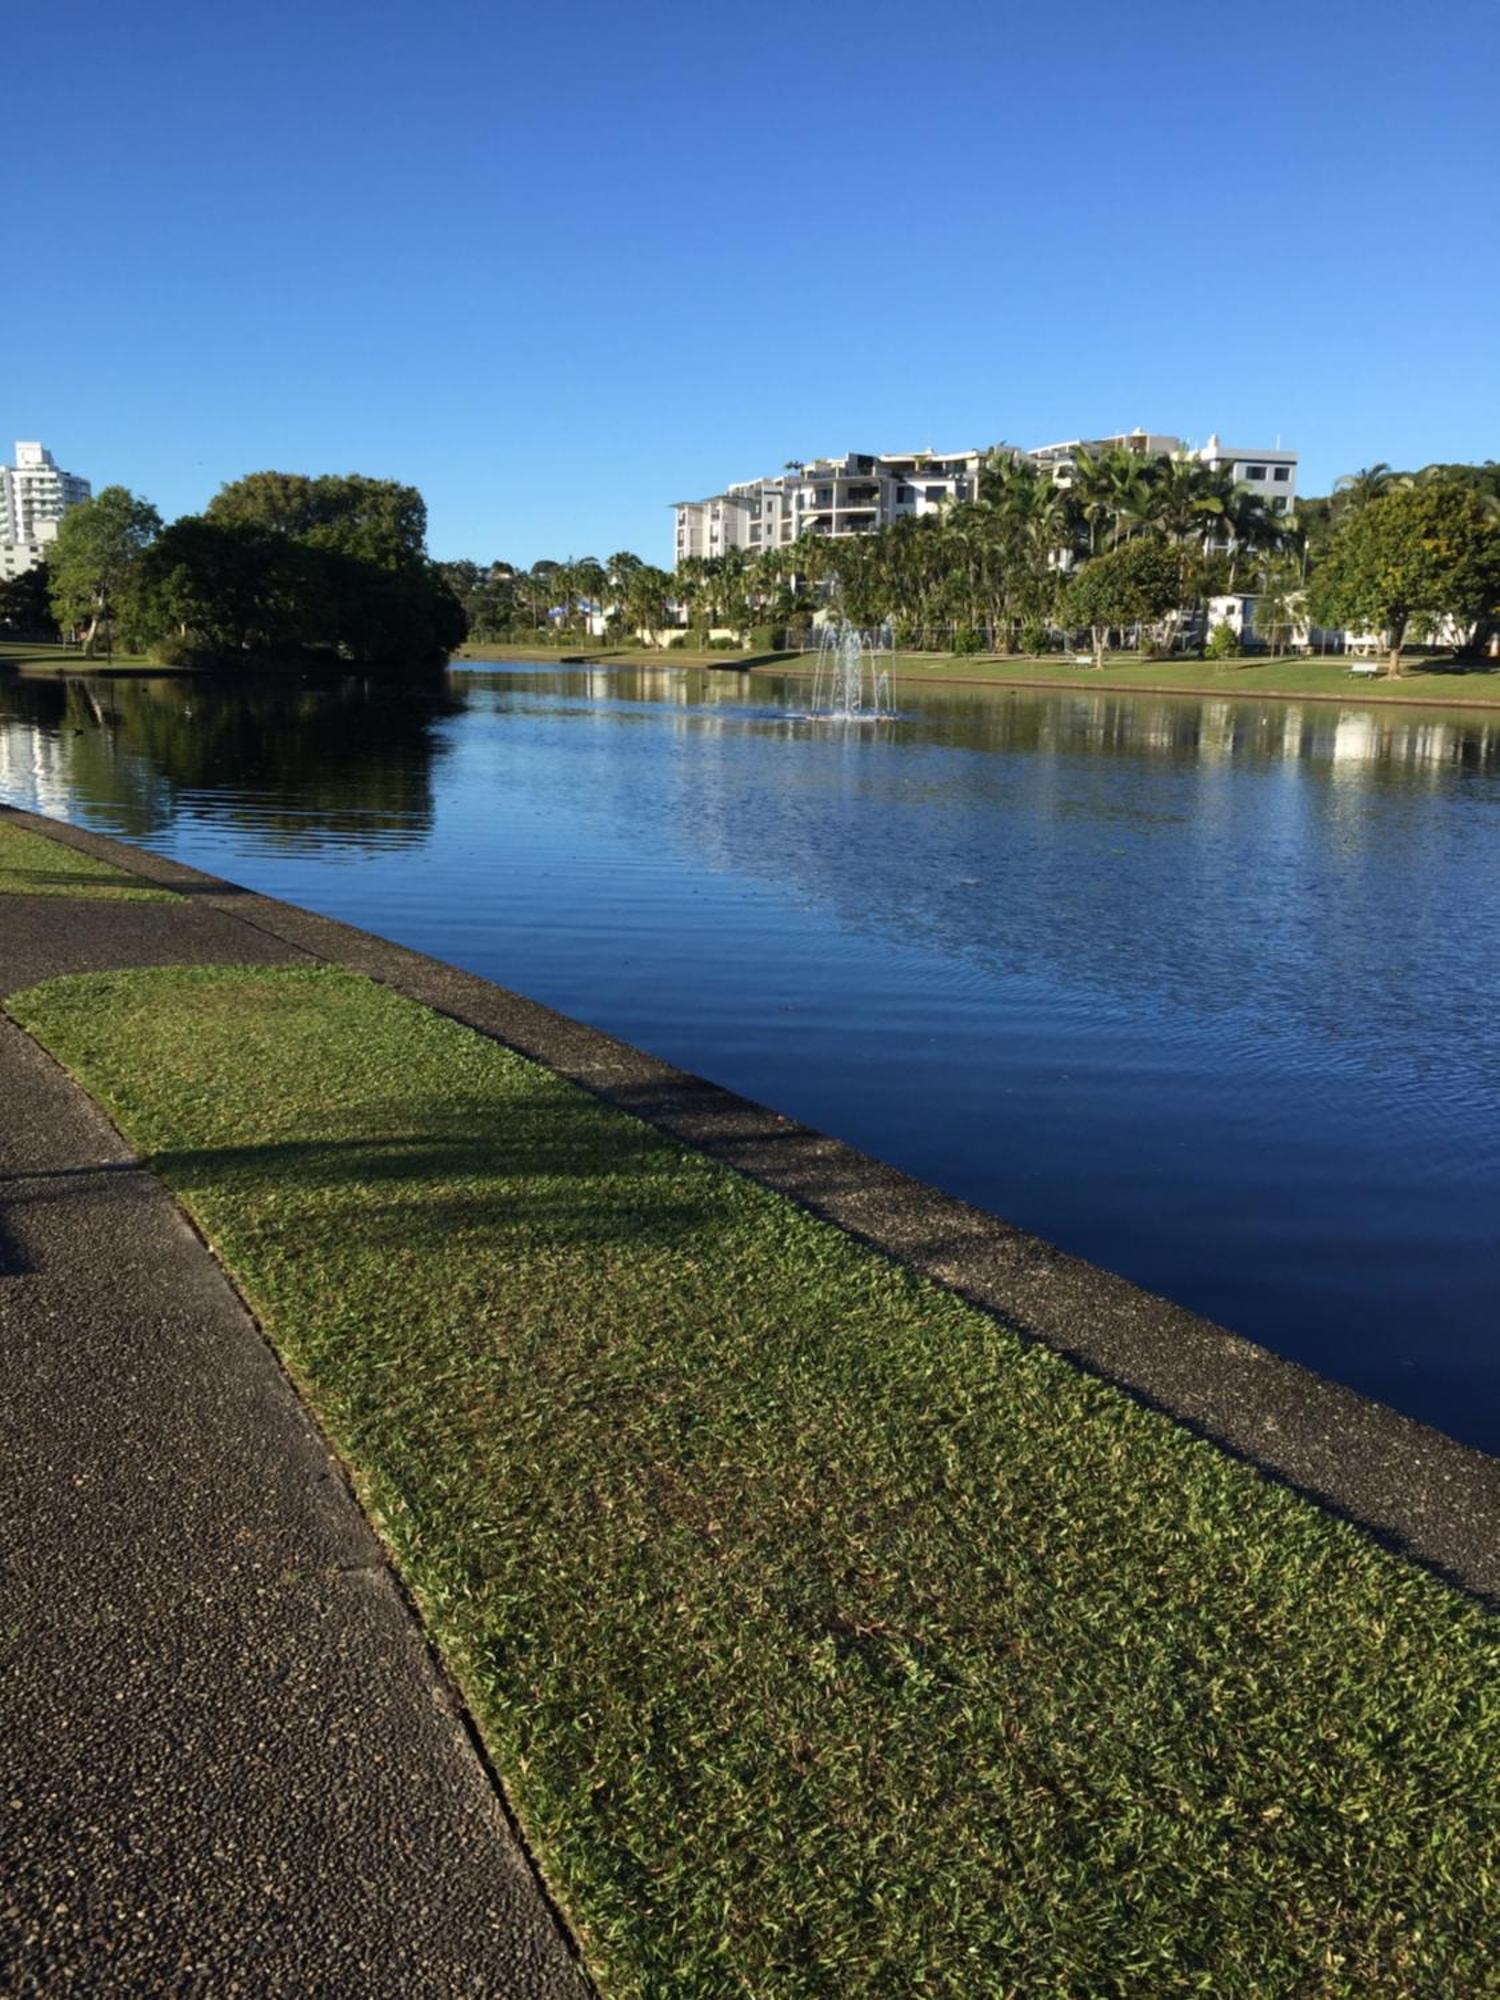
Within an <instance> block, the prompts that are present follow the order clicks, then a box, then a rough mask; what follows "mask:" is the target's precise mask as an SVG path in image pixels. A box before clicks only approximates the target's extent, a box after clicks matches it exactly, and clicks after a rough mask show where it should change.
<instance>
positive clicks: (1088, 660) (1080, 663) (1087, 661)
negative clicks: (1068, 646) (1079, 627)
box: [1073, 653, 1094, 667]
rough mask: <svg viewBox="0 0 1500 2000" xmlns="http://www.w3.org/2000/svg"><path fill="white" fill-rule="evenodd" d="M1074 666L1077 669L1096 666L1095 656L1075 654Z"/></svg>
mask: <svg viewBox="0 0 1500 2000" xmlns="http://www.w3.org/2000/svg"><path fill="white" fill-rule="evenodd" d="M1073 664H1074V666H1075V667H1091V666H1092V665H1093V664H1094V656H1093V654H1092V653H1075V654H1074V655H1073Z"/></svg>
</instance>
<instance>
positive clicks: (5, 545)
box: [0, 443, 93, 582]
mask: <svg viewBox="0 0 1500 2000" xmlns="http://www.w3.org/2000/svg"><path fill="white" fill-rule="evenodd" d="M92 492H93V488H92V487H91V486H90V485H89V482H88V481H87V480H86V479H80V478H79V477H78V476H77V474H76V473H72V472H64V471H62V470H61V468H60V467H59V466H57V465H56V464H55V463H54V461H53V457H52V454H51V452H50V451H48V450H47V448H46V446H45V445H40V444H22V443H18V444H17V446H16V462H15V464H14V465H0V582H4V581H6V580H7V579H9V578H10V577H13V576H19V575H20V574H21V572H22V571H23V570H28V569H30V568H31V566H32V565H33V563H38V562H40V561H41V559H42V555H43V553H44V551H45V549H46V546H47V544H48V542H50V541H52V540H54V539H55V538H56V535H57V524H58V522H59V521H60V520H61V519H62V517H63V515H64V514H66V513H67V511H68V509H69V508H70V507H76V506H77V505H78V503H79V501H80V500H87V499H88V498H89V497H90V495H91V494H92Z"/></svg>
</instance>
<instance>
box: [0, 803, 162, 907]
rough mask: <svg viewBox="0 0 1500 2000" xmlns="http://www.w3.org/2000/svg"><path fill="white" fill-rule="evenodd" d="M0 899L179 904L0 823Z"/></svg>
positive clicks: (100, 864) (86, 857) (84, 856)
mask: <svg viewBox="0 0 1500 2000" xmlns="http://www.w3.org/2000/svg"><path fill="white" fill-rule="evenodd" d="M0 896H103V897H108V898H109V900H110V901H111V902H115V903H180V902H181V901H182V898H181V896H177V895H174V894H173V892H172V891H171V890H170V889H153V888H151V887H150V886H149V885H148V884H147V883H145V882H143V881H142V880H141V879H140V877H139V876H138V875H127V874H126V873H125V871H124V870H123V869H120V868H111V867H110V865H109V863H108V862H106V861H96V860H95V859H94V858H93V856H92V855H91V854H80V853H79V852H78V851H77V849H76V848H72V847H64V846H63V845H62V843H61V841H57V840H47V839H44V838H43V837H42V835H41V834H38V833H28V832H27V831H26V829H25V828H24V827H19V826H13V825H11V824H9V823H8V822H7V821H5V820H0Z"/></svg>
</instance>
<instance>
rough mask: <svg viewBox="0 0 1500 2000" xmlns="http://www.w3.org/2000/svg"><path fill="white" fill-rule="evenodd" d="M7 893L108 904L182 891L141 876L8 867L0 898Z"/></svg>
mask: <svg viewBox="0 0 1500 2000" xmlns="http://www.w3.org/2000/svg"><path fill="white" fill-rule="evenodd" d="M121 892H125V893H124V894H122V893H121ZM6 894H11V895H17V894H19V895H22V896H25V895H32V896H50V895H64V896H98V897H99V898H100V899H101V901H105V902H107V901H108V900H109V899H110V898H111V897H114V898H115V899H116V900H117V901H124V900H126V898H127V896H129V895H134V896H141V895H147V896H150V897H152V898H153V899H154V898H159V897H165V896H177V895H180V894H181V891H180V890H177V889H168V888H166V887H165V886H164V885H163V884H161V883H159V882H150V881H148V880H147V879H146V877H145V876H143V875H140V876H137V875H131V876H128V877H120V878H116V877H113V876H109V875H85V874H83V873H81V872H80V873H77V874H73V873H69V872H68V871H66V870H64V871H62V872H60V873H58V874H44V873H43V871H42V870H41V869H39V868H11V869H0V895H6Z"/></svg>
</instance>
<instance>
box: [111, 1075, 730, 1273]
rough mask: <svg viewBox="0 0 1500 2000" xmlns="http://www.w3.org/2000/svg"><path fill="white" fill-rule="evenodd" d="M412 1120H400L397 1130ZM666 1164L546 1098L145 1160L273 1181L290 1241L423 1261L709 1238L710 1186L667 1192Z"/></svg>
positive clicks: (632, 1138) (655, 1153) (221, 1176)
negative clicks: (504, 1245) (439, 1253)
mask: <svg viewBox="0 0 1500 2000" xmlns="http://www.w3.org/2000/svg"><path fill="white" fill-rule="evenodd" d="M409 1119H410V1112H409V1110H406V1111H405V1115H404V1118H403V1120H402V1121H401V1123H402V1124H405V1123H406V1122H407V1121H408V1120H409ZM673 1164H674V1163H673V1161H672V1158H671V1156H670V1155H669V1154H666V1153H664V1152H663V1150H662V1142H661V1141H660V1140H659V1139H658V1138H656V1137H655V1136H654V1135H653V1134H651V1133H649V1132H647V1131H645V1130H644V1129H642V1128H638V1127H630V1126H626V1127H622V1128H621V1130H620V1131H619V1132H618V1133H614V1132H609V1131H601V1129H600V1125H599V1118H598V1112H597V1110H596V1109H595V1107H594V1106H593V1105H592V1104H588V1103H585V1104H583V1105H581V1106H578V1107H576V1108H575V1107H572V1106H570V1105H568V1104H566V1103H565V1102H559V1101H558V1100H557V1099H554V1098H548V1097H545V1096H537V1097H527V1098H514V1099H508V1100H506V1102H505V1103H504V1104H503V1105H500V1106H494V1105H486V1106H484V1107H482V1108H478V1107H476V1108H475V1109H474V1110H473V1111H469V1112H460V1113H458V1114H456V1115H455V1114H454V1113H453V1112H452V1111H449V1112H447V1113H445V1114H444V1115H443V1116H442V1117H441V1118H438V1119H435V1120H434V1121H433V1122H432V1123H431V1124H427V1123H424V1124H423V1125H422V1126H421V1127H420V1128H419V1129H416V1130H413V1129H410V1128H409V1125H408V1128H407V1129H401V1125H400V1124H393V1125H392V1126H391V1127H389V1128H387V1129H383V1130H382V1129H370V1130H364V1131H360V1132H357V1133H348V1132H344V1133H338V1132H332V1133H330V1134H329V1136H328V1137H326V1138H315V1139H300V1138H299V1139H285V1140H276V1141H270V1142H266V1143H261V1144H254V1145H234V1146H206V1147H199V1148H192V1149H181V1150H175V1151H169V1152H160V1153H153V1154H149V1155H148V1156H147V1158H146V1165H147V1166H148V1167H149V1168H150V1169H151V1170H152V1172H153V1173H156V1174H158V1175H159V1176H160V1177H161V1178H162V1179H163V1180H165V1181H166V1182H167V1183H168V1185H169V1186H171V1187H173V1188H176V1189H181V1190H185V1191H188V1192H190V1193H201V1192H204V1191H206V1190H207V1189H209V1188H214V1189H216V1191H218V1192H219V1193H220V1194H225V1193H228V1194H232V1193H233V1190H234V1189H235V1188H236V1187H237V1186H248V1185H252V1184H254V1185H257V1186H263V1185H264V1183H265V1182H267V1181H268V1180H269V1181H274V1183H275V1186H276V1190H277V1198H278V1203H282V1202H284V1203H285V1206H286V1212H287V1215H288V1218H289V1221H288V1229H289V1232H294V1233H300V1234H302V1235H304V1236H305V1239H306V1240H307V1241H308V1242H313V1241H315V1240H324V1241H326V1240H328V1239H329V1238H330V1237H331V1236H334V1235H338V1236H342V1237H344V1238H347V1239H348V1240H349V1242H350V1243H351V1245H353V1244H354V1243H355V1242H357V1241H358V1240H363V1241H364V1242H365V1243H366V1245H367V1246H368V1245H371V1244H374V1243H379V1242H382V1241H395V1240H396V1239H397V1238H399V1240H400V1243H401V1247H402V1248H404V1249H405V1248H415V1249H421V1250H423V1251H425V1252H427V1253H429V1254H430V1253H431V1252H432V1251H434V1250H437V1249H441V1248H442V1247H443V1244H444V1243H445V1241H446V1240H447V1239H449V1238H452V1237H455V1236H460V1235H461V1236H463V1237H465V1238H467V1239H470V1240H473V1239H474V1238H476V1237H478V1238H480V1239H488V1240H492V1241H495V1242H500V1241H503V1240H504V1239H505V1238H507V1237H510V1236H516V1235H519V1236H523V1237H527V1238H534V1237H536V1236H538V1235H540V1236H543V1237H546V1238H550V1239H553V1240H555V1241H557V1242H560V1243H565V1244H586V1243H602V1242H630V1243H642V1244H656V1245H663V1246H665V1245H671V1244H675V1243H680V1242H681V1241H682V1240H683V1239H684V1238H685V1237H688V1236H694V1235H700V1236H701V1235H702V1234H703V1233H704V1232H709V1231H712V1230H713V1228H714V1227H715V1226H716V1223H717V1221H718V1220H719V1216H718V1214H717V1212H716V1207H715V1203H714V1201H713V1198H712V1184H711V1183H705V1184H703V1190H702V1194H701V1196H699V1195H697V1194H692V1195H684V1193H683V1191H682V1189H681V1186H680V1184H677V1185H674V1177H673V1174H672V1166H673Z"/></svg>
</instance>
